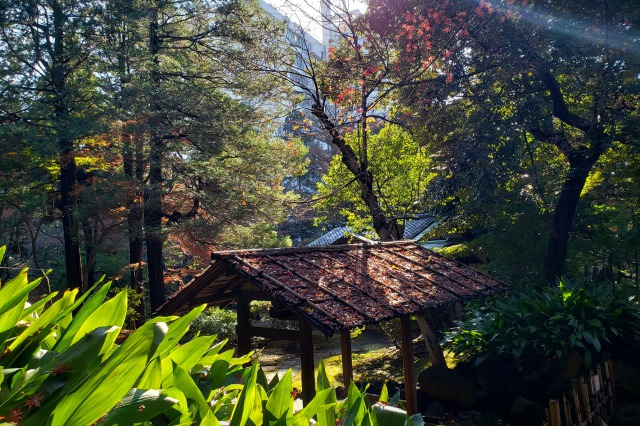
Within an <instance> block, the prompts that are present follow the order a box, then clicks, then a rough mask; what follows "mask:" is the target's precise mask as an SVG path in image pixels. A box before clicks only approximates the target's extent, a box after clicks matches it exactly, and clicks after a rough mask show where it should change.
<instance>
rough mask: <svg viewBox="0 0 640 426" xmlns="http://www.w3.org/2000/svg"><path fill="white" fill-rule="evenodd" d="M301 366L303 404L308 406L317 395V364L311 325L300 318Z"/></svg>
mask: <svg viewBox="0 0 640 426" xmlns="http://www.w3.org/2000/svg"><path fill="white" fill-rule="evenodd" d="M299 324H300V364H301V366H300V367H301V375H302V403H303V404H304V405H305V406H306V405H307V404H309V402H311V400H312V399H313V397H314V396H315V395H316V380H315V371H314V370H315V362H314V361H313V336H312V334H311V323H309V321H308V320H307V319H306V318H303V317H300V322H299Z"/></svg>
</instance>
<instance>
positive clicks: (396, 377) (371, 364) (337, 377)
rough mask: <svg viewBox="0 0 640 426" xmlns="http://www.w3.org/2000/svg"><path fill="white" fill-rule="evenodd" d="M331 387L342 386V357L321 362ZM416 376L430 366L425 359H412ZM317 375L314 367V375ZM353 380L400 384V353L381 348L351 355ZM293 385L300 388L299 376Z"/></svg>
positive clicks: (391, 349) (336, 356)
mask: <svg viewBox="0 0 640 426" xmlns="http://www.w3.org/2000/svg"><path fill="white" fill-rule="evenodd" d="M322 361H323V362H324V367H325V370H326V372H327V376H328V377H329V381H330V382H331V383H332V384H333V386H341V385H342V355H335V356H332V357H329V358H325V359H323V360H322ZM414 362H415V372H416V375H417V374H419V373H420V372H421V371H422V370H424V369H425V368H427V367H428V366H429V365H431V362H430V361H429V360H428V359H427V358H417V359H414ZM317 373H318V368H317V367H316V370H315V374H317ZM353 375H354V380H355V381H356V382H360V383H386V382H389V381H395V382H402V381H404V375H403V371H402V353H401V352H400V351H399V350H397V349H395V348H382V349H378V350H375V351H369V352H363V353H355V354H353ZM293 383H294V384H293V385H294V386H295V387H298V388H300V387H301V383H302V380H301V376H300V373H297V374H295V375H294V376H293Z"/></svg>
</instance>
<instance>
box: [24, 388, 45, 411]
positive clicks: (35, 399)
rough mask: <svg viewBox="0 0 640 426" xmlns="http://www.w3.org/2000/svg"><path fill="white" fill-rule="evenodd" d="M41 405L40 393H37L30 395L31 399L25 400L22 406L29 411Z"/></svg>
mask: <svg viewBox="0 0 640 426" xmlns="http://www.w3.org/2000/svg"><path fill="white" fill-rule="evenodd" d="M41 404H42V394H41V393H40V392H37V393H35V394H33V395H31V398H29V399H27V401H26V402H25V403H24V406H25V407H29V409H31V408H33V407H40V405H41Z"/></svg>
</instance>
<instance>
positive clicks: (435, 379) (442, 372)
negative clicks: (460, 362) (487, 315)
mask: <svg viewBox="0 0 640 426" xmlns="http://www.w3.org/2000/svg"><path fill="white" fill-rule="evenodd" d="M418 386H419V388H420V390H421V391H422V392H424V393H426V394H427V395H429V396H431V397H433V398H437V399H439V400H441V401H453V402H457V403H458V404H460V405H464V406H467V407H471V406H473V405H475V404H476V402H477V400H478V396H477V394H476V386H475V384H474V383H473V381H471V380H470V379H467V378H464V377H461V376H460V375H459V374H458V373H457V372H455V371H454V370H450V369H448V368H446V367H439V366H437V367H429V368H427V369H426V370H424V371H422V372H421V373H420V375H419V376H418Z"/></svg>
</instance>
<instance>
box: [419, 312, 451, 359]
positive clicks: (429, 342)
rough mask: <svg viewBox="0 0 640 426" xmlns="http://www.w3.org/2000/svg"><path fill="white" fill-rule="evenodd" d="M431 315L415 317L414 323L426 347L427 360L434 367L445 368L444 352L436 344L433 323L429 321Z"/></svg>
mask: <svg viewBox="0 0 640 426" xmlns="http://www.w3.org/2000/svg"><path fill="white" fill-rule="evenodd" d="M430 317H431V315H430V314H428V315H425V316H422V315H416V322H417V323H418V326H419V327H420V332H421V333H422V337H424V344H425V345H426V347H427V353H428V354H429V360H430V361H431V365H433V366H434V367H445V368H446V367H447V361H446V360H445V358H444V352H443V351H442V347H441V346H440V343H439V342H438V337H437V336H436V334H435V333H434V331H433V329H434V327H433V324H432V322H433V321H429V320H430V319H431V318H430Z"/></svg>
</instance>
